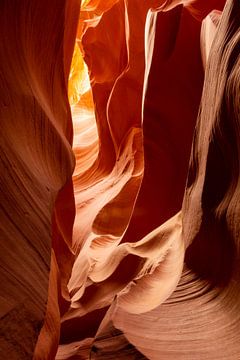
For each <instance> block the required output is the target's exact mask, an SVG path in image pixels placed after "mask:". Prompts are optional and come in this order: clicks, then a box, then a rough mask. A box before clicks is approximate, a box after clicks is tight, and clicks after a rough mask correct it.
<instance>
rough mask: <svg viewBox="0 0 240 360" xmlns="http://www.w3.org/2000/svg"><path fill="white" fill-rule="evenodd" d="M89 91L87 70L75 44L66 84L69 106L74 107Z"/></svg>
mask: <svg viewBox="0 0 240 360" xmlns="http://www.w3.org/2000/svg"><path fill="white" fill-rule="evenodd" d="M89 89H90V81H89V76H88V69H87V66H86V64H85V62H84V61H83V56H82V53H81V51H80V49H79V46H78V44H77V43H76V44H75V47H74V53H73V58H72V64H71V70H70V75H69V82H68V98H69V102H70V104H71V105H76V104H77V103H78V102H79V100H80V98H81V96H82V95H83V94H84V93H86V92H87V91H88V90H89Z"/></svg>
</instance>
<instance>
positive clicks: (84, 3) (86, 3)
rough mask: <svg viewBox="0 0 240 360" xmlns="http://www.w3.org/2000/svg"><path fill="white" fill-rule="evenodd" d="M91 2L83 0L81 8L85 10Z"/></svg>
mask: <svg viewBox="0 0 240 360" xmlns="http://www.w3.org/2000/svg"><path fill="white" fill-rule="evenodd" d="M89 2H90V0H82V2H81V8H83V7H84V6H86V5H88V3H89Z"/></svg>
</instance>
